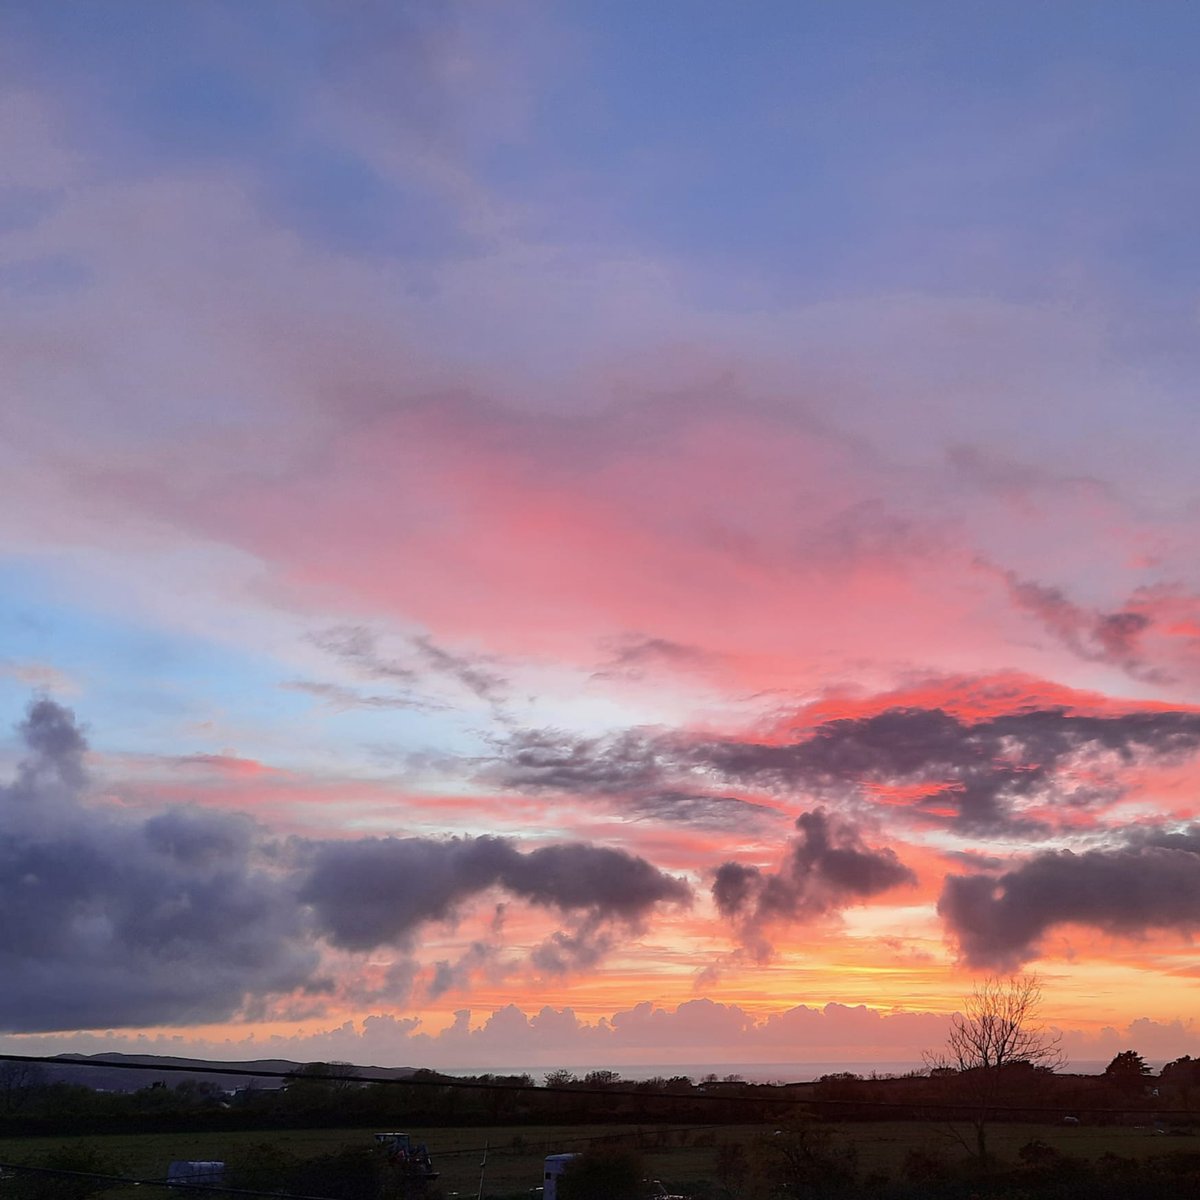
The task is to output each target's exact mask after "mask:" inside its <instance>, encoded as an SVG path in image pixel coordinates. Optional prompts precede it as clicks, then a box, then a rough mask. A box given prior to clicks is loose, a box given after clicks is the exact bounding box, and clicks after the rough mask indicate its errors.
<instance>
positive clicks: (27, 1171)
mask: <svg viewBox="0 0 1200 1200" xmlns="http://www.w3.org/2000/svg"><path fill="white" fill-rule="evenodd" d="M0 1171H16V1172H19V1173H20V1174H24V1175H45V1176H52V1177H56V1178H59V1179H90V1180H91V1181H93V1182H96V1183H109V1184H113V1185H114V1186H115V1185H116V1184H124V1185H126V1186H129V1187H160V1188H171V1189H176V1188H181V1189H187V1190H189V1191H193V1192H209V1193H216V1194H219V1195H223V1196H271V1197H273V1198H274V1200H331V1197H329V1196H307V1195H304V1194H303V1193H300V1192H278V1191H275V1192H260V1191H256V1190H254V1189H252V1188H231V1187H225V1186H223V1185H222V1184H217V1183H185V1182H183V1181H182V1180H174V1179H173V1180H170V1181H168V1180H165V1179H138V1178H135V1177H134V1176H132V1175H101V1174H100V1173H98V1172H96V1171H67V1170H65V1169H63V1168H61V1167H31V1166H29V1165H27V1164H25V1163H10V1162H0Z"/></svg>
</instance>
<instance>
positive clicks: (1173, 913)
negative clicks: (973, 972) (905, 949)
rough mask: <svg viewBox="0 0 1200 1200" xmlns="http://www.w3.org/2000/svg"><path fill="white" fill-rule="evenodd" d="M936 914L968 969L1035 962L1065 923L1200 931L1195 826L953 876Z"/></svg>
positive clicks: (1123, 930)
mask: <svg viewBox="0 0 1200 1200" xmlns="http://www.w3.org/2000/svg"><path fill="white" fill-rule="evenodd" d="M938 912H939V913H940V914H941V915H942V917H943V919H944V920H945V922H946V926H947V929H948V930H949V932H950V933H951V935H952V936H953V938H954V939H955V941H956V942H957V943H958V947H959V950H960V952H961V954H962V957H963V958H964V960H965V961H966V962H968V963H969V964H970V965H972V966H977V967H988V968H998V969H1002V970H1008V969H1012V968H1015V967H1017V966H1019V965H1020V964H1021V963H1023V962H1026V961H1027V960H1029V959H1031V958H1034V957H1036V956H1037V954H1038V953H1039V950H1040V947H1041V944H1042V941H1043V939H1044V938H1045V936H1046V934H1047V933H1048V932H1049V931H1050V930H1051V929H1052V928H1054V927H1055V926H1058V925H1063V924H1067V923H1070V924H1077V925H1087V926H1090V927H1092V928H1095V929H1100V930H1103V931H1104V932H1106V933H1112V934H1119V935H1124V936H1136V935H1140V934H1143V933H1146V932H1149V931H1150V930H1156V929H1178V930H1181V931H1184V932H1192V931H1194V930H1196V929H1200V826H1196V825H1193V826H1191V827H1190V828H1189V829H1186V830H1183V831H1179V832H1166V831H1139V832H1138V833H1136V834H1135V835H1133V836H1132V837H1130V838H1129V840H1128V841H1127V843H1126V844H1125V845H1122V846H1119V847H1116V848H1113V849H1097V850H1088V851H1085V852H1083V853H1079V854H1076V853H1073V852H1071V851H1070V850H1061V851H1055V852H1048V853H1045V854H1039V855H1036V856H1035V857H1033V858H1031V859H1029V860H1028V861H1027V862H1025V863H1023V864H1021V865H1020V866H1017V867H1015V868H1014V869H1012V870H1010V871H1005V872H1003V873H1002V874H979V875H950V876H948V877H947V878H946V881H945V884H944V887H943V890H942V895H941V898H940V900H939V901H938Z"/></svg>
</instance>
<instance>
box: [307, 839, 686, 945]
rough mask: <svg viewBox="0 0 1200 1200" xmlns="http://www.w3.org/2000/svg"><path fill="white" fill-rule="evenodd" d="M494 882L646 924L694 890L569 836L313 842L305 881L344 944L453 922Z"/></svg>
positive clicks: (396, 938) (558, 905)
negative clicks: (559, 840) (536, 841)
mask: <svg viewBox="0 0 1200 1200" xmlns="http://www.w3.org/2000/svg"><path fill="white" fill-rule="evenodd" d="M490 888H500V889H502V890H504V891H506V892H508V893H509V895H511V896H514V897H517V898H519V899H522V900H526V901H528V902H529V903H531V904H536V905H538V906H540V907H543V908H549V909H555V910H557V911H559V912H565V913H571V912H578V913H586V914H590V915H593V916H595V917H597V918H601V919H604V920H618V921H622V922H625V923H628V924H636V923H637V922H639V921H640V920H642V919H643V918H644V917H646V916H647V915H649V913H650V911H651V910H652V909H653V908H654V906H655V905H657V904H660V903H675V904H679V903H686V902H687V901H688V900H689V899H690V894H691V893H690V889H689V888H688V886H687V884H686V883H684V882H683V881H681V880H678V879H675V878H672V877H671V876H669V875H665V874H663V873H662V872H661V871H659V870H658V869H657V868H655V867H653V866H651V864H650V863H648V862H647V861H646V860H645V859H642V858H638V857H636V856H634V855H632V854H628V853H626V852H625V851H623V850H613V849H610V848H607V847H602V846H590V845H585V844H582V843H568V844H565V845H557V846H542V847H540V848H538V849H536V850H530V851H527V852H526V851H522V850H520V849H519V848H518V847H517V845H516V844H515V843H513V842H512V841H511V840H510V839H508V838H501V837H491V836H485V837H460V838H447V839H444V840H437V839H432V838H364V839H361V840H358V841H353V842H325V843H321V844H319V845H316V846H314V847H312V848H311V862H310V864H309V866H308V868H307V874H306V878H305V879H304V880H303V882H302V883H301V885H300V889H299V894H300V898H301V900H303V901H304V902H305V903H306V904H308V905H310V906H311V908H312V911H313V913H314V916H315V919H316V921H317V923H318V926H319V927H320V929H321V931H322V932H323V933H324V934H325V936H326V937H327V938H328V939H329V941H330V942H331V943H332V944H334V945H336V946H340V947H343V948H345V949H349V950H369V949H373V948H374V947H377V946H381V945H385V944H393V945H399V946H408V945H411V943H412V938H413V936H414V934H415V932H416V930H417V929H418V927H419V926H420V925H421V924H423V923H424V922H427V921H447V920H451V919H453V918H454V917H455V915H456V914H457V912H458V910H459V908H460V906H461V905H462V904H463V903H464V902H466V901H467V900H470V899H473V898H475V897H477V896H478V895H479V894H480V893H482V892H484V891H487V890H488V889H490Z"/></svg>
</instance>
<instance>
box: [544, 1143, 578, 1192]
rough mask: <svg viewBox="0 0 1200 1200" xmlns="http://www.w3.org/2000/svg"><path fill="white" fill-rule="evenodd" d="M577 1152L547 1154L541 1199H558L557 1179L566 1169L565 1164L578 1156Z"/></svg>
mask: <svg viewBox="0 0 1200 1200" xmlns="http://www.w3.org/2000/svg"><path fill="white" fill-rule="evenodd" d="M578 1157H579V1155H578V1154H547V1155H546V1166H545V1170H544V1171H543V1178H542V1200H558V1181H559V1178H560V1177H561V1176H562V1173H563V1172H564V1171H565V1170H566V1169H567V1164H568V1163H569V1162H572V1161H573V1160H574V1159H576V1158H578Z"/></svg>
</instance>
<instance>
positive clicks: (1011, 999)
mask: <svg viewBox="0 0 1200 1200" xmlns="http://www.w3.org/2000/svg"><path fill="white" fill-rule="evenodd" d="M1041 1003H1042V985H1041V980H1040V979H1039V978H1038V977H1037V976H1036V975H1013V976H1009V977H1008V978H1003V977H999V976H993V977H992V978H989V979H985V980H982V981H981V982H979V983H977V984H976V985H975V988H974V990H973V991H972V992H971V994H970V995H969V996H968V997H967V999H966V1003H965V1004H964V1005H963V1008H964V1011H963V1012H961V1013H955V1014H954V1017H953V1019H952V1020H951V1022H950V1036H949V1037H948V1038H947V1040H946V1048H945V1049H944V1050H942V1051H940V1052H934V1053H926V1055H925V1061H926V1063H927V1064H928V1065H929V1066H930V1067H932V1068H934V1069H937V1070H938V1071H939V1074H951V1075H952V1076H953V1079H954V1083H955V1088H954V1090H955V1093H956V1095H957V1096H958V1097H959V1098H960V1099H961V1100H962V1102H963V1106H964V1110H965V1111H966V1113H967V1114H968V1119H969V1120H970V1123H971V1125H972V1127H973V1129H974V1133H975V1145H974V1150H973V1153H974V1154H975V1155H976V1156H977V1157H978V1159H979V1160H980V1162H986V1160H987V1126H988V1122H989V1120H990V1119H991V1118H992V1117H993V1116H994V1114H995V1109H996V1107H997V1106H998V1105H1000V1104H1002V1103H1004V1102H1006V1101H1009V1102H1011V1101H1012V1100H1013V1099H1014V1098H1017V1097H1018V1096H1019V1095H1020V1094H1021V1093H1023V1092H1027V1091H1028V1090H1029V1087H1030V1081H1031V1080H1032V1079H1036V1077H1037V1074H1038V1073H1043V1072H1050V1071H1054V1070H1055V1069H1057V1068H1058V1067H1060V1066H1061V1065H1062V1063H1063V1061H1064V1055H1063V1051H1062V1047H1061V1045H1060V1039H1059V1035H1058V1034H1057V1033H1055V1032H1053V1031H1052V1030H1049V1029H1047V1028H1046V1026H1045V1025H1044V1024H1042V1022H1041V1019H1040V1010H1041ZM954 1136H955V1137H957V1138H958V1140H959V1141H960V1142H962V1144H963V1145H964V1146H965V1147H966V1148H967V1149H968V1150H971V1146H970V1145H969V1144H968V1143H967V1142H966V1141H965V1139H963V1138H962V1137H961V1136H960V1135H959V1134H958V1133H957V1131H955V1133H954Z"/></svg>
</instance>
